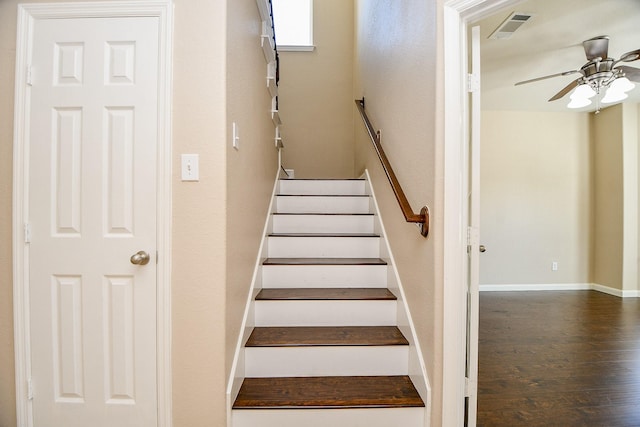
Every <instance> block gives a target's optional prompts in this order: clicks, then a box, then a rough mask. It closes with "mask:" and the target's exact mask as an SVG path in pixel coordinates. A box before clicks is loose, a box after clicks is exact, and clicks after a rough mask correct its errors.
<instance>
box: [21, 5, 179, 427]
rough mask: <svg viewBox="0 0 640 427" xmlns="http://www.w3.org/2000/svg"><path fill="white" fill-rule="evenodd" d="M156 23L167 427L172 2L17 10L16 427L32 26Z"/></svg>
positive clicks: (162, 420) (26, 352)
mask: <svg viewBox="0 0 640 427" xmlns="http://www.w3.org/2000/svg"><path fill="white" fill-rule="evenodd" d="M92 17H94V18H97V17H99V18H122V17H157V18H158V20H159V37H160V40H159V46H160V47H159V65H158V72H159V74H158V88H159V89H158V158H157V171H158V172H157V173H158V175H157V186H158V189H157V201H158V203H157V213H156V215H157V224H158V225H157V247H158V257H157V259H158V265H157V301H156V304H157V350H156V352H157V388H158V396H157V400H158V402H157V403H158V427H171V418H172V416H171V264H170V261H171V256H170V255H171V92H172V90H171V89H172V87H171V86H172V85H171V82H172V75H171V65H172V36H173V0H130V1H96V2H78V3H32V4H21V5H19V6H18V31H17V43H16V74H15V107H14V137H13V313H14V315H13V317H14V348H15V371H16V416H17V425H19V426H21V427H32V426H33V413H32V410H33V405H32V400H31V399H30V394H31V390H30V385H29V379H30V377H31V363H30V361H31V348H30V339H31V337H30V326H29V319H30V305H29V290H28V283H29V245H28V244H27V243H26V242H25V240H27V239H26V231H25V224H26V222H27V219H28V218H29V210H28V209H29V206H28V200H29V144H28V137H29V135H28V130H29V110H30V106H29V99H30V93H29V92H30V88H29V85H28V79H29V77H28V65H29V62H28V61H29V59H30V58H31V54H32V40H33V29H34V25H35V22H36V21H37V20H42V19H60V18H92Z"/></svg>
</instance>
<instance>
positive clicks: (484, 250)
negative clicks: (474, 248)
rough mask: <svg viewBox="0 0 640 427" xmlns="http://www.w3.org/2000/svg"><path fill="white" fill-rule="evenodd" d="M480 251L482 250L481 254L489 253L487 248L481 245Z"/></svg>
mask: <svg viewBox="0 0 640 427" xmlns="http://www.w3.org/2000/svg"><path fill="white" fill-rule="evenodd" d="M478 249H480V252H486V251H487V248H485V246H484V245H480V247H479V248H478Z"/></svg>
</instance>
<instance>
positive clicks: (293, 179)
mask: <svg viewBox="0 0 640 427" xmlns="http://www.w3.org/2000/svg"><path fill="white" fill-rule="evenodd" d="M280 181H366V180H365V179H364V178H280Z"/></svg>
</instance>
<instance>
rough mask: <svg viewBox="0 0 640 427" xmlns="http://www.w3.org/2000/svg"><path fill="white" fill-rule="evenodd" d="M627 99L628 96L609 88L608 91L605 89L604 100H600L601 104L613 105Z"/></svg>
mask: <svg viewBox="0 0 640 427" xmlns="http://www.w3.org/2000/svg"><path fill="white" fill-rule="evenodd" d="M627 97H629V95H627V94H626V93H624V92H621V91H616V90H612V88H611V87H610V88H609V89H607V93H606V94H605V95H604V98H602V101H601V102H602V103H603V104H613V103H614V102H619V101H622V100H624V99H627Z"/></svg>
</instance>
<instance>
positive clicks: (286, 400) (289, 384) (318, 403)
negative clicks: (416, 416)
mask: <svg viewBox="0 0 640 427" xmlns="http://www.w3.org/2000/svg"><path fill="white" fill-rule="evenodd" d="M409 407H424V402H423V401H422V399H421V398H420V395H419V394H418V392H417V390H416V389H415V387H414V385H413V383H412V382H411V379H410V378H409V377H408V376H406V375H398V376H360V377H348V376H338V377H279V378H245V380H244V382H243V383H242V387H241V388H240V392H239V393H238V397H237V398H236V401H235V403H234V404H233V408H234V409H267V408H271V409H293V408H298V409H302V408H308V409H335V408H409Z"/></svg>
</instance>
